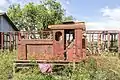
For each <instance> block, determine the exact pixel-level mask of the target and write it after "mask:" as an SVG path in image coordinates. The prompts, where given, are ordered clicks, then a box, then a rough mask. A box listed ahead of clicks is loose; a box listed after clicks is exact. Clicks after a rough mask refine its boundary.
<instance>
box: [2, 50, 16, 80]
mask: <svg viewBox="0 0 120 80" xmlns="http://www.w3.org/2000/svg"><path fill="white" fill-rule="evenodd" d="M15 55H16V52H15V51H14V52H9V51H4V52H3V51H0V80H8V79H10V78H12V76H13V75H12V73H13V71H12V70H13V60H14V59H15Z"/></svg>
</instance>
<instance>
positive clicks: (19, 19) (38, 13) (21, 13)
mask: <svg viewBox="0 0 120 80" xmlns="http://www.w3.org/2000/svg"><path fill="white" fill-rule="evenodd" d="M7 14H8V16H9V17H10V19H11V20H12V21H13V22H14V24H15V25H16V26H17V28H18V29H20V30H23V29H25V30H27V31H33V30H40V29H46V28H47V26H48V25H51V24H59V23H61V22H62V20H63V18H64V9H63V8H62V6H61V4H60V3H59V2H57V1H56V0H43V1H41V3H40V4H34V3H28V4H26V5H25V6H24V7H21V6H20V4H13V5H11V6H10V7H9V9H8V11H7Z"/></svg>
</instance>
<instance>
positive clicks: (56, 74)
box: [0, 51, 120, 80]
mask: <svg viewBox="0 0 120 80" xmlns="http://www.w3.org/2000/svg"><path fill="white" fill-rule="evenodd" d="M104 54H105V53H104ZM106 54H107V55H106ZM106 54H105V55H101V56H89V57H88V58H87V59H86V60H84V61H81V62H80V63H79V64H78V65H76V68H75V69H73V67H72V66H70V65H68V66H55V67H54V69H53V73H51V74H42V73H40V70H39V68H38V67H37V66H34V67H30V68H28V69H22V70H20V71H19V72H16V73H15V74H14V75H13V60H14V59H15V58H16V52H15V51H14V52H9V51H4V52H0V61H1V62H0V80H8V79H11V80H12V79H13V80H67V79H68V80H120V60H119V58H118V57H116V56H113V55H112V53H111V54H110V53H109V55H108V53H106Z"/></svg>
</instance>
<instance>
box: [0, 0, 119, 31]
mask: <svg viewBox="0 0 120 80" xmlns="http://www.w3.org/2000/svg"><path fill="white" fill-rule="evenodd" d="M39 1H40V0H0V12H6V11H7V9H8V7H9V5H10V4H14V3H20V4H21V5H23V6H24V5H25V4H27V3H29V2H34V3H37V4H39ZM57 1H59V2H60V3H61V5H62V7H63V8H64V9H65V10H66V13H65V14H66V16H68V15H72V16H73V17H74V18H75V19H76V21H84V22H85V23H86V28H87V29H88V30H104V29H106V30H118V29H119V30H120V0H57Z"/></svg>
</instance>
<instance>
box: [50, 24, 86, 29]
mask: <svg viewBox="0 0 120 80" xmlns="http://www.w3.org/2000/svg"><path fill="white" fill-rule="evenodd" d="M48 28H50V29H77V28H81V29H84V28H85V23H84V22H63V24H57V25H50V26H48Z"/></svg>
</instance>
